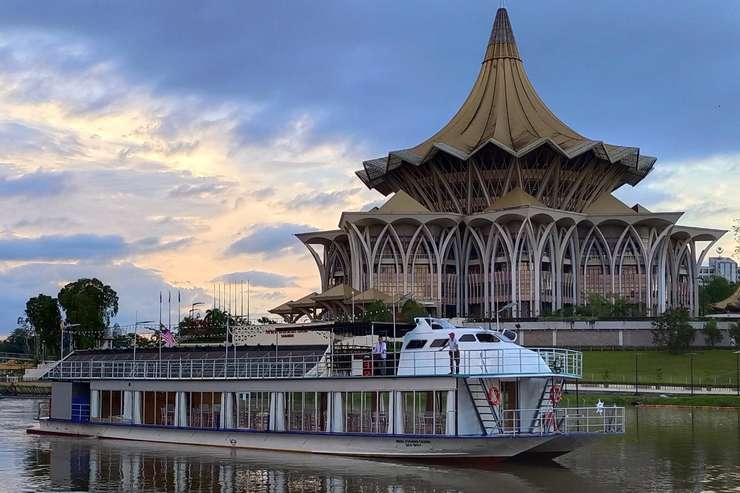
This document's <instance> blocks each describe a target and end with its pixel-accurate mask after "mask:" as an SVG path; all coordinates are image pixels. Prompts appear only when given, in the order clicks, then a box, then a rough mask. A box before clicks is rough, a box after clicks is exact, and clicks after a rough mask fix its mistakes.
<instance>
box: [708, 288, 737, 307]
mask: <svg viewBox="0 0 740 493" xmlns="http://www.w3.org/2000/svg"><path fill="white" fill-rule="evenodd" d="M712 308H714V309H715V310H719V311H723V312H730V313H740V286H738V288H737V289H736V290H735V292H734V293H732V294H731V295H730V296H729V297H728V298H726V299H724V300H722V301H720V302H717V303H714V304H713V305H712Z"/></svg>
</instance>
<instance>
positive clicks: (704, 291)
mask: <svg viewBox="0 0 740 493" xmlns="http://www.w3.org/2000/svg"><path fill="white" fill-rule="evenodd" d="M734 292H735V286H734V285H733V284H732V283H730V281H728V280H727V279H725V278H724V277H719V276H712V277H711V278H710V279H709V282H708V283H707V284H706V285H704V286H702V287H700V288H699V306H700V308H701V312H702V313H708V312H711V311H712V304H713V303H717V302H720V301H722V300H724V299H726V298H728V297H729V296H730V295H731V294H732V293H734Z"/></svg>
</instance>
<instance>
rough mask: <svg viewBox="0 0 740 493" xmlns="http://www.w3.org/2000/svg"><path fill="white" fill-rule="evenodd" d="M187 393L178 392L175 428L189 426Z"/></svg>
mask: <svg viewBox="0 0 740 493" xmlns="http://www.w3.org/2000/svg"><path fill="white" fill-rule="evenodd" d="M187 397H188V396H187V393H185V392H178V393H177V397H176V398H175V426H183V427H184V426H188V398H187Z"/></svg>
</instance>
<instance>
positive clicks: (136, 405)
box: [132, 391, 141, 425]
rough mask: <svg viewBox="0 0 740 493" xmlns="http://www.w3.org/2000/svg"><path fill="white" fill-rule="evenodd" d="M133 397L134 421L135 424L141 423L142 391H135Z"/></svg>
mask: <svg viewBox="0 0 740 493" xmlns="http://www.w3.org/2000/svg"><path fill="white" fill-rule="evenodd" d="M133 394H134V397H133V406H132V407H133V422H134V424H135V425H140V424H141V392H139V391H134V393H133Z"/></svg>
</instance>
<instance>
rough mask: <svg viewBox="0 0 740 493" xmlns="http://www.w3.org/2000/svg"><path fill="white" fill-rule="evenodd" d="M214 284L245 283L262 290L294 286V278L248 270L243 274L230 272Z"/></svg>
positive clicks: (217, 279) (218, 278)
mask: <svg viewBox="0 0 740 493" xmlns="http://www.w3.org/2000/svg"><path fill="white" fill-rule="evenodd" d="M214 281H216V282H236V283H239V282H242V281H243V282H245V283H246V282H247V281H249V285H250V286H259V287H263V288H288V287H293V286H295V285H296V278H295V277H293V276H285V275H282V274H276V273H274V272H264V271H260V270H248V271H244V272H231V273H229V274H224V275H222V276H219V277H217V278H216V279H214Z"/></svg>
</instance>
